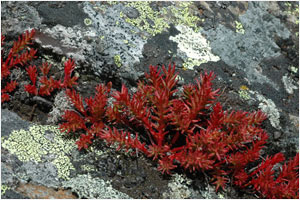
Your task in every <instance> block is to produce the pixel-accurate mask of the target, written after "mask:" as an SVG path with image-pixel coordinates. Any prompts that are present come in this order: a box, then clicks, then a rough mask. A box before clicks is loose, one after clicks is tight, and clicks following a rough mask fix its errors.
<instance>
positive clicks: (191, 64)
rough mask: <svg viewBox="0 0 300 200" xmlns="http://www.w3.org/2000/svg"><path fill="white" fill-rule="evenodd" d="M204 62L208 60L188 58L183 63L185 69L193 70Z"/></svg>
mask: <svg viewBox="0 0 300 200" xmlns="http://www.w3.org/2000/svg"><path fill="white" fill-rule="evenodd" d="M202 63H207V61H206V60H197V59H193V58H188V59H187V60H186V61H185V62H184V63H183V64H182V66H183V70H188V69H189V70H193V69H194V66H200V65H201V64H202Z"/></svg>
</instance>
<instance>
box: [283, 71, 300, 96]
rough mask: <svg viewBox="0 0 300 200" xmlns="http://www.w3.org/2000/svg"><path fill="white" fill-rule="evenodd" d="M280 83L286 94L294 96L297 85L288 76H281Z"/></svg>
mask: <svg viewBox="0 0 300 200" xmlns="http://www.w3.org/2000/svg"><path fill="white" fill-rule="evenodd" d="M282 82H283V85H284V88H285V90H286V92H287V93H288V94H294V90H297V89H298V87H297V83H296V82H295V81H294V80H293V79H291V78H290V77H289V76H288V74H285V75H284V76H282Z"/></svg>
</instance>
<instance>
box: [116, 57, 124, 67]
mask: <svg viewBox="0 0 300 200" xmlns="http://www.w3.org/2000/svg"><path fill="white" fill-rule="evenodd" d="M114 62H115V64H116V65H117V66H118V67H121V66H122V60H121V56H120V55H115V56H114Z"/></svg>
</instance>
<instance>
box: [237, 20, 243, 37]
mask: <svg viewBox="0 0 300 200" xmlns="http://www.w3.org/2000/svg"><path fill="white" fill-rule="evenodd" d="M235 29H236V30H235V31H236V32H237V33H240V34H245V30H244V28H243V24H242V23H241V22H238V21H235Z"/></svg>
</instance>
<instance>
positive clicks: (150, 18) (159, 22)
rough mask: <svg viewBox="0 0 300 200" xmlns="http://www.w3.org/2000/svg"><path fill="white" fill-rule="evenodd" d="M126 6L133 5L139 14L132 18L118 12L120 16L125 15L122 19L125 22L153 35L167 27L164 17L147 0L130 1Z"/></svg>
mask: <svg viewBox="0 0 300 200" xmlns="http://www.w3.org/2000/svg"><path fill="white" fill-rule="evenodd" d="M126 7H133V8H135V9H137V10H138V12H139V13H140V16H139V17H137V18H134V19H131V18H129V17H125V16H124V14H123V13H122V15H121V13H120V16H121V17H125V18H124V19H125V21H126V22H127V23H130V24H132V25H133V26H136V27H138V28H139V29H140V30H144V31H146V32H148V33H149V34H151V35H153V36H154V35H156V34H157V33H161V32H162V31H163V30H165V29H166V28H169V25H168V23H167V22H166V21H165V20H164V18H163V17H160V13H159V12H156V11H154V10H153V9H152V8H151V7H150V5H149V2H147V1H135V2H130V3H128V4H127V5H126ZM150 23H151V24H150Z"/></svg>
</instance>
